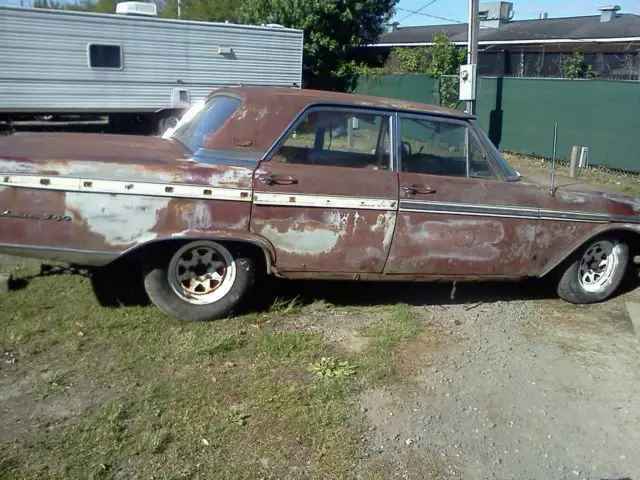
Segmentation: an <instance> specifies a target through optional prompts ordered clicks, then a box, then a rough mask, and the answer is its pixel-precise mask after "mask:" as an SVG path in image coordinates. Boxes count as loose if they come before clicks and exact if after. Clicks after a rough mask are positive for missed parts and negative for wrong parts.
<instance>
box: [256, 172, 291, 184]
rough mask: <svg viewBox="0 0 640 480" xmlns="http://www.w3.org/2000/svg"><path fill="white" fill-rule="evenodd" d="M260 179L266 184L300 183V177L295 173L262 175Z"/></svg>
mask: <svg viewBox="0 0 640 480" xmlns="http://www.w3.org/2000/svg"><path fill="white" fill-rule="evenodd" d="M258 180H260V181H261V182H262V183H264V184H265V185H293V184H296V183H298V179H297V178H295V177H294V176H293V175H271V174H268V175H260V176H259V177H258Z"/></svg>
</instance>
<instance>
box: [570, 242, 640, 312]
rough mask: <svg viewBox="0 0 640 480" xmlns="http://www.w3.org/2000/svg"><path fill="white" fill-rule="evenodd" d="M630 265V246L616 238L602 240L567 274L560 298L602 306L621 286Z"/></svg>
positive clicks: (574, 261)
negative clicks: (600, 303) (600, 304)
mask: <svg viewBox="0 0 640 480" xmlns="http://www.w3.org/2000/svg"><path fill="white" fill-rule="evenodd" d="M628 263H629V246H628V245H627V244H626V243H624V242H622V241H620V240H618V239H615V238H600V239H597V240H593V241H591V242H590V243H588V244H587V245H586V246H584V247H583V248H582V249H581V250H580V251H579V252H578V253H577V254H576V255H574V257H573V259H572V261H571V262H570V263H569V265H568V266H567V268H566V270H565V271H564V272H563V274H562V277H561V278H560V282H559V283H558V295H559V296H560V298H562V299H564V300H566V301H568V302H571V303H577V304H585V303H595V302H601V301H603V300H606V299H607V298H609V297H610V296H611V295H613V293H614V292H615V291H616V290H617V288H618V287H619V286H620V282H622V279H623V278H624V275H625V272H626V270H627V265H628Z"/></svg>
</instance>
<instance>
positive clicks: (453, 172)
mask: <svg viewBox="0 0 640 480" xmlns="http://www.w3.org/2000/svg"><path fill="white" fill-rule="evenodd" d="M398 128H399V133H398V138H399V139H400V150H401V152H400V155H399V170H400V171H399V179H400V210H399V213H398V220H397V226H396V230H395V234H394V240H393V244H392V248H391V252H390V255H389V259H388V262H387V265H386V268H385V273H391V274H407V275H436V276H443V277H446V276H466V275H468V276H485V275H495V276H521V275H527V274H529V273H530V272H531V271H533V270H534V268H535V252H532V245H533V240H534V238H535V235H536V227H537V223H538V205H537V201H536V195H535V192H531V191H530V190H529V189H527V188H526V187H522V186H520V185H518V182H509V181H506V180H505V179H504V178H503V177H502V175H501V172H500V170H499V169H498V168H497V165H496V164H495V160H493V159H492V158H491V153H490V151H489V150H488V149H486V148H484V147H483V146H482V145H483V144H482V142H481V141H480V137H479V136H478V132H476V131H475V128H474V127H473V125H472V124H471V123H470V122H467V121H465V120H457V119H453V118H448V117H437V116H426V115H425V116H422V115H408V114H407V115H400V119H399V122H398Z"/></svg>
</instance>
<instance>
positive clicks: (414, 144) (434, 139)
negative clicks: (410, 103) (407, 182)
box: [400, 118, 496, 178]
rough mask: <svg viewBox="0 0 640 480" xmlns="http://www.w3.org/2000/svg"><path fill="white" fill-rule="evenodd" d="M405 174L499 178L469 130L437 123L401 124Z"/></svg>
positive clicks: (410, 120)
mask: <svg viewBox="0 0 640 480" xmlns="http://www.w3.org/2000/svg"><path fill="white" fill-rule="evenodd" d="M400 130H401V147H402V158H401V162H402V168H401V169H402V171H403V172H407V173H422V174H426V175H443V176H448V177H466V176H467V157H468V160H469V176H470V177H473V178H496V177H495V174H494V173H493V171H492V169H491V166H490V165H489V162H488V160H487V159H486V157H485V156H484V155H483V153H482V150H481V149H480V147H479V146H478V144H477V142H476V140H475V138H474V136H473V135H472V134H471V131H470V130H469V128H468V127H467V126H466V125H464V124H461V123H453V122H447V121H442V120H437V119H426V118H425V119H415V118H402V119H401V120H400Z"/></svg>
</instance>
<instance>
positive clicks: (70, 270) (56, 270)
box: [9, 264, 90, 290]
mask: <svg viewBox="0 0 640 480" xmlns="http://www.w3.org/2000/svg"><path fill="white" fill-rule="evenodd" d="M56 275H81V276H83V277H89V276H90V274H89V272H88V270H86V269H83V268H76V267H67V266H58V265H55V266H54V265H46V264H42V265H40V273H37V274H35V275H28V276H26V277H11V279H10V280H9V290H22V289H24V288H27V286H28V285H29V283H30V282H31V280H33V279H34V278H41V277H52V276H56Z"/></svg>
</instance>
